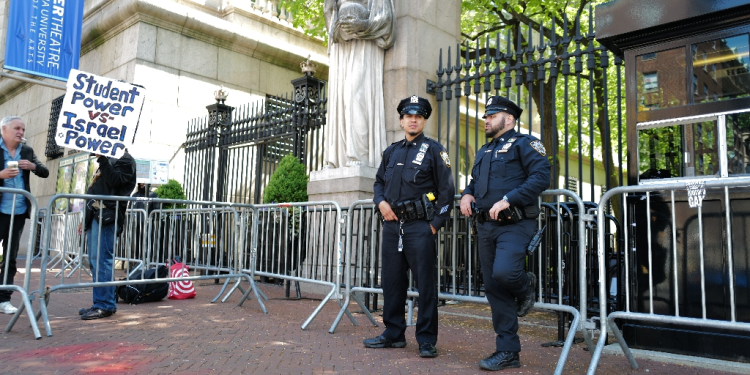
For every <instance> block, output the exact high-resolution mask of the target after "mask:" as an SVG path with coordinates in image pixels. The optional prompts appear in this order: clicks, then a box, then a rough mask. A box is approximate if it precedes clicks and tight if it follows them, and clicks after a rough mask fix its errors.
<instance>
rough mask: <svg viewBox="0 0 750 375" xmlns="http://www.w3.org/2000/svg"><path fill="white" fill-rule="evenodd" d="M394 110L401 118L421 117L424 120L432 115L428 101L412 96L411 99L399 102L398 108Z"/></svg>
mask: <svg viewBox="0 0 750 375" xmlns="http://www.w3.org/2000/svg"><path fill="white" fill-rule="evenodd" d="M396 109H397V110H398V113H399V114H400V115H402V116H403V115H406V114H409V115H422V117H424V118H425V120H426V119H428V118H430V114H431V113H432V106H431V105H430V101H429V100H427V99H425V98H420V97H418V96H416V95H412V96H411V97H408V98H406V99H403V100H401V102H400V103H398V108H396Z"/></svg>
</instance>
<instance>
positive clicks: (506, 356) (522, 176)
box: [461, 96, 550, 371]
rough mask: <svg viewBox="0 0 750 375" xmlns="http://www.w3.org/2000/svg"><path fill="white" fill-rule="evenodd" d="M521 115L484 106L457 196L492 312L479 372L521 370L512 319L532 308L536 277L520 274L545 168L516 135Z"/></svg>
mask: <svg viewBox="0 0 750 375" xmlns="http://www.w3.org/2000/svg"><path fill="white" fill-rule="evenodd" d="M522 112H523V110H521V108H519V107H518V106H517V105H516V104H515V103H513V102H512V101H510V100H508V99H506V98H504V97H502V96H493V97H490V98H489V99H488V100H487V103H486V104H485V115H484V116H483V118H484V130H485V134H486V135H487V137H488V138H492V140H491V141H490V142H489V143H487V144H485V145H484V146H482V148H481V149H479V151H478V152H477V157H476V159H475V162H474V166H473V168H472V171H471V182H470V183H469V186H467V187H466V189H464V191H463V196H462V197H461V213H463V214H464V215H466V216H470V215H471V216H472V218H473V219H474V220H475V221H477V222H478V225H477V230H478V232H479V233H478V235H479V243H478V246H479V261H480V263H481V265H482V275H483V281H484V288H485V292H486V295H487V300H488V301H489V303H490V307H491V309H492V325H493V327H494V330H495V333H496V338H495V347H496V351H495V353H493V354H492V355H490V356H489V357H487V358H485V359H483V360H481V361H480V362H479V367H480V368H482V369H485V370H491V371H497V370H502V369H504V368H509V367H511V368H513V367H521V362H520V357H519V352H520V351H521V342H520V340H519V338H518V334H517V332H518V317H519V316H524V315H526V314H527V313H528V312H529V310H530V309H531V308H532V307H533V306H534V288H535V286H536V277H535V276H534V274H533V273H531V272H528V273H527V272H524V266H525V263H526V246H527V245H528V244H529V242H530V241H531V239H532V236H533V235H534V230H535V229H536V225H537V223H536V220H533V219H535V218H536V217H537V216H538V215H539V208H538V199H539V195H540V194H541V193H542V192H543V191H544V190H545V189H547V187H548V186H549V182H550V163H549V160H547V154H546V151H545V149H544V146H543V145H542V142H540V141H539V140H538V139H536V138H534V137H533V136H531V135H529V134H521V133H518V132H516V130H515V124H516V119H518V118H519V116H521V113H522Z"/></svg>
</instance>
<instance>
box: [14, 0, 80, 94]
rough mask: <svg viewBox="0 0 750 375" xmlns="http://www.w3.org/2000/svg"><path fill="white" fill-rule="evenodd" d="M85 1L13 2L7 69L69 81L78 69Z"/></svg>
mask: <svg viewBox="0 0 750 375" xmlns="http://www.w3.org/2000/svg"><path fill="white" fill-rule="evenodd" d="M83 2H84V0H11V1H10V9H9V12H8V31H7V34H6V41H5V66H4V67H5V69H8V70H15V71H18V72H23V73H28V74H33V75H37V76H42V77H46V78H52V79H56V80H60V81H67V80H68V75H69V73H70V70H71V69H78V59H79V57H80V55H81V26H82V24H83Z"/></svg>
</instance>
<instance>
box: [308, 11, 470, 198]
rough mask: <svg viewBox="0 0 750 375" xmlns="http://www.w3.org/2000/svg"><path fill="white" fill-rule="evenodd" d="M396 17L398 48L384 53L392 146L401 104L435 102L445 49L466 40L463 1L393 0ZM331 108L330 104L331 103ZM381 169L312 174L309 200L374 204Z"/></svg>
mask: <svg viewBox="0 0 750 375" xmlns="http://www.w3.org/2000/svg"><path fill="white" fill-rule="evenodd" d="M393 3H394V6H395V12H396V44H395V45H394V46H393V47H392V48H390V49H389V50H387V51H386V52H385V66H384V69H383V92H384V98H383V99H384V103H385V124H384V126H385V128H386V137H387V139H388V144H391V143H392V142H395V141H396V140H399V139H401V138H403V136H404V134H403V130H401V128H400V126H399V116H398V113H397V112H396V107H397V106H398V103H399V101H400V100H401V99H403V98H406V97H407V96H411V95H415V94H416V95H419V96H421V97H423V98H427V99H428V100H430V104H432V107H433V109H434V110H437V102H436V101H435V96H434V95H429V94H427V80H428V79H429V80H432V81H437V75H436V73H435V72H436V71H437V68H438V56H439V53H440V49H441V48H443V49H444V50H445V49H447V47H448V46H454V48H455V45H456V43H459V42H460V40H461V1H460V0H423V1H412V0H393ZM329 106H330V104H329ZM436 118H437V116H435V112H433V115H432V116H431V117H430V119H428V120H427V126H426V127H425V134H426V135H427V136H429V137H433V138H434V137H435V136H436V134H437V123H436V122H435V121H436V120H435V119H436ZM376 172H377V168H371V167H366V166H354V167H342V168H335V169H325V170H321V171H316V172H312V173H311V174H310V182H309V183H308V185H307V194H308V196H309V198H308V199H309V200H310V201H320V200H332V201H335V202H338V203H339V205H341V206H342V207H346V206H349V205H350V204H352V203H353V202H354V201H356V200H359V199H372V196H373V190H372V185H373V183H374V182H375V174H376Z"/></svg>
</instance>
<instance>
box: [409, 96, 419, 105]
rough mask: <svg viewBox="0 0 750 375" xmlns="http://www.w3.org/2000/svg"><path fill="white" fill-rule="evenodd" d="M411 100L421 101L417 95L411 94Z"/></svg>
mask: <svg viewBox="0 0 750 375" xmlns="http://www.w3.org/2000/svg"><path fill="white" fill-rule="evenodd" d="M411 102H412V103H419V97H418V96H416V95H412V96H411Z"/></svg>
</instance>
